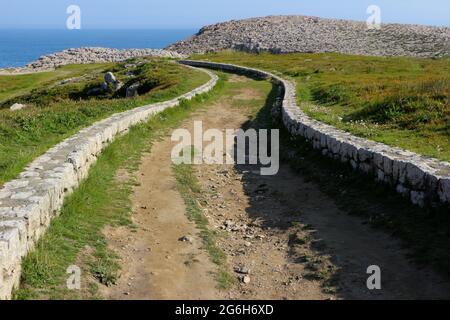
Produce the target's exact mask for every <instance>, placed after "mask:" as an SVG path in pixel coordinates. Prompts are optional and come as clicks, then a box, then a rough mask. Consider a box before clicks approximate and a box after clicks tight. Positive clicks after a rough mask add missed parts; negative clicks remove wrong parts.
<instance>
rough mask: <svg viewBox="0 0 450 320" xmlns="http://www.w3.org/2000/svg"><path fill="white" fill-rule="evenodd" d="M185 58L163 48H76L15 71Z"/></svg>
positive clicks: (51, 55)
mask: <svg viewBox="0 0 450 320" xmlns="http://www.w3.org/2000/svg"><path fill="white" fill-rule="evenodd" d="M146 56H152V57H164V58H183V57H184V56H183V55H180V54H179V53H176V52H172V51H168V50H162V49H124V50H120V49H110V48H94V47H88V48H75V49H73V48H72V49H67V50H64V51H61V52H57V53H53V54H49V55H47V56H43V57H40V58H39V59H38V60H37V61H34V62H31V63H29V64H28V65H26V66H25V67H22V68H16V69H15V70H14V73H21V72H35V71H45V70H52V69H55V68H56V67H60V66H64V65H68V64H89V63H107V62H121V61H126V60H128V59H132V58H138V57H146ZM12 74H13V73H12Z"/></svg>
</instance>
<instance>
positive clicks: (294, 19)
mask: <svg viewBox="0 0 450 320" xmlns="http://www.w3.org/2000/svg"><path fill="white" fill-rule="evenodd" d="M449 38H450V28H448V27H431V26H421V25H415V26H412V25H404V24H386V25H383V28H382V29H381V30H377V32H367V25H366V23H365V22H359V21H350V20H338V19H324V18H315V17H308V16H294V15H291V16H269V17H261V18H250V19H244V20H238V21H230V22H225V23H219V24H214V25H210V26H205V27H203V28H202V29H201V30H200V31H199V32H198V33H197V34H196V35H194V36H193V37H191V38H190V39H188V40H182V41H179V42H177V43H175V44H173V45H171V46H169V47H168V48H167V49H168V50H172V51H176V52H178V53H181V54H186V55H191V54H194V53H207V52H218V51H223V50H227V49H231V50H241V51H246V52H254V53H258V52H263V51H268V52H271V53H277V54H279V53H293V52H307V53H323V52H340V53H345V54H356V55H369V56H415V57H442V56H446V55H449V54H450V49H449V46H448V39H449ZM423 39H426V41H424V40H423ZM330 67H331V70H333V69H335V68H336V67H335V66H330Z"/></svg>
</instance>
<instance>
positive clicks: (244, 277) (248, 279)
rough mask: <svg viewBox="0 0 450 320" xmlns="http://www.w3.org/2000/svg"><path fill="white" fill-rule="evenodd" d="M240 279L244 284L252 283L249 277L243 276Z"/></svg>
mask: <svg viewBox="0 0 450 320" xmlns="http://www.w3.org/2000/svg"><path fill="white" fill-rule="evenodd" d="M240 279H241V282H242V283H244V284H249V283H250V281H251V279H250V277H249V276H242V277H240Z"/></svg>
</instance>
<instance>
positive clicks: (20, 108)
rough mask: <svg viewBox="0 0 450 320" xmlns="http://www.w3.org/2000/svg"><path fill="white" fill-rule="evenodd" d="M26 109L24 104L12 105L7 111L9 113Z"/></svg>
mask: <svg viewBox="0 0 450 320" xmlns="http://www.w3.org/2000/svg"><path fill="white" fill-rule="evenodd" d="M25 108H28V106H27V105H25V104H21V103H14V104H13V105H12V106H11V107H9V110H11V111H18V110H22V109H25Z"/></svg>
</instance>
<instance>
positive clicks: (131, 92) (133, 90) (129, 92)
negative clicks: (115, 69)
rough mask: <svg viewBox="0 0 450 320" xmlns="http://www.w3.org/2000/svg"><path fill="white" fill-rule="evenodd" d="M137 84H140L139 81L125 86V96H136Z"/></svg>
mask: <svg viewBox="0 0 450 320" xmlns="http://www.w3.org/2000/svg"><path fill="white" fill-rule="evenodd" d="M139 86H140V83H139V82H136V83H133V84H132V85H130V86H129V87H128V88H127V93H126V96H127V98H134V97H137V96H138V89H139Z"/></svg>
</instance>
